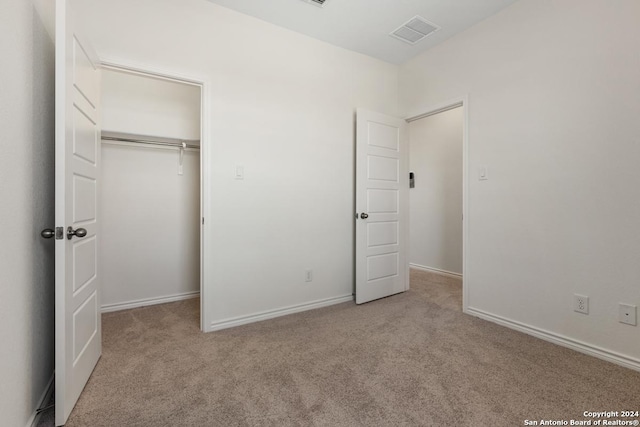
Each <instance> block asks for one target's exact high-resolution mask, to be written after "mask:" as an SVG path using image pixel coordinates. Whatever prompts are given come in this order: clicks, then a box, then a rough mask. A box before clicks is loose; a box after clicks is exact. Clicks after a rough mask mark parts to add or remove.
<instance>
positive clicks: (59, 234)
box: [56, 227, 64, 240]
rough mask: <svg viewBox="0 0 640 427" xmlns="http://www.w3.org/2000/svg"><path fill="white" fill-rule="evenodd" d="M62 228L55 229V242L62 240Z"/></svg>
mask: <svg viewBox="0 0 640 427" xmlns="http://www.w3.org/2000/svg"><path fill="white" fill-rule="evenodd" d="M63 229H64V227H56V240H62V239H64V230H63Z"/></svg>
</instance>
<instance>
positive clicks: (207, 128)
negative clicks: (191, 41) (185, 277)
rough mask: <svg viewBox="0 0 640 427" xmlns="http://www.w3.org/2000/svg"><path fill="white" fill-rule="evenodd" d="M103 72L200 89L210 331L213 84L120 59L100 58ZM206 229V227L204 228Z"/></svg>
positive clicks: (203, 325)
mask: <svg viewBox="0 0 640 427" xmlns="http://www.w3.org/2000/svg"><path fill="white" fill-rule="evenodd" d="M100 65H101V67H102V68H103V69H107V70H114V71H120V72H124V73H129V74H134V75H139V76H143V77H145V76H146V77H152V78H156V79H161V80H166V81H170V82H175V83H182V84H187V85H191V86H196V87H199V88H200V330H201V331H202V332H210V331H211V320H210V314H211V313H210V312H209V310H208V304H207V301H208V299H207V296H209V291H210V290H211V286H209V283H210V279H211V277H212V276H211V273H210V270H209V268H208V267H207V263H206V262H205V260H206V257H205V255H206V254H208V253H210V252H211V250H212V248H211V245H210V242H212V241H213V240H212V239H211V234H212V233H211V228H212V227H211V219H212V217H211V196H210V194H211V171H210V167H209V165H211V151H212V149H211V148H212V147H211V123H210V120H209V118H210V117H211V114H210V112H211V104H210V99H211V97H210V96H209V94H210V90H211V84H210V82H209V80H208V79H206V78H204V77H202V76H194V75H185V74H183V73H180V72H177V71H174V70H168V69H162V68H157V67H155V66H149V65H147V64H139V63H132V62H129V61H123V60H118V59H110V58H100ZM205 225H207V227H205Z"/></svg>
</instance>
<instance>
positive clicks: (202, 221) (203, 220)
mask: <svg viewBox="0 0 640 427" xmlns="http://www.w3.org/2000/svg"><path fill="white" fill-rule="evenodd" d="M202 225H204V217H202Z"/></svg>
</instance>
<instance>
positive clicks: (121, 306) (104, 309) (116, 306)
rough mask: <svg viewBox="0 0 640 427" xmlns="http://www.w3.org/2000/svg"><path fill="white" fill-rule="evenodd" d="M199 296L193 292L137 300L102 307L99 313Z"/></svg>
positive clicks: (196, 292) (198, 292) (197, 292)
mask: <svg viewBox="0 0 640 427" xmlns="http://www.w3.org/2000/svg"><path fill="white" fill-rule="evenodd" d="M199 296H200V291H195V292H185V293H182V294H174V295H167V296H164V297H157V298H145V299H139V300H134V301H125V302H118V303H115V304H105V305H103V306H102V307H101V311H102V312H103V313H110V312H112V311H120V310H129V309H131V308H138V307H146V306H148V305H156V304H166V303H168V302H175V301H183V300H186V299H191V298H197V297H199Z"/></svg>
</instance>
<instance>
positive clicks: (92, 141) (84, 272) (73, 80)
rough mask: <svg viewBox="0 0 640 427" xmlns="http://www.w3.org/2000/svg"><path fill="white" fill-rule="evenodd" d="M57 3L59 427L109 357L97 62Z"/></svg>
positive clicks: (64, 1) (62, 2) (68, 10)
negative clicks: (104, 323)
mask: <svg viewBox="0 0 640 427" xmlns="http://www.w3.org/2000/svg"><path fill="white" fill-rule="evenodd" d="M72 12H73V11H72V5H71V1H69V0H57V1H56V182H55V193H56V194H55V198H56V202H55V206H56V208H55V209H56V250H55V252H56V292H55V293H56V315H55V319H56V325H55V333H56V344H55V349H56V356H55V362H56V382H55V396H56V425H63V424H64V423H65V422H66V421H67V418H68V417H69V414H70V413H71V410H72V409H73V407H74V405H75V403H76V401H77V400H78V397H79V396H80V393H81V392H82V389H83V388H84V386H85V384H86V383H87V381H88V379H89V376H90V375H91V372H92V371H93V368H94V367H95V365H96V363H97V362H98V359H99V358H100V354H101V351H102V346H101V341H102V337H101V322H100V293H99V282H100V270H99V266H98V260H99V258H98V246H99V238H100V235H99V228H98V190H99V185H98V177H99V174H100V126H99V112H98V105H99V101H100V100H99V94H100V70H99V68H98V60H97V56H96V55H95V53H94V52H93V50H92V49H91V46H89V45H88V44H87V43H86V42H85V41H84V40H83V39H82V37H80V36H79V35H78V33H77V31H76V30H75V28H76V27H75V25H74V24H77V23H74V21H73V13H72Z"/></svg>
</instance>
